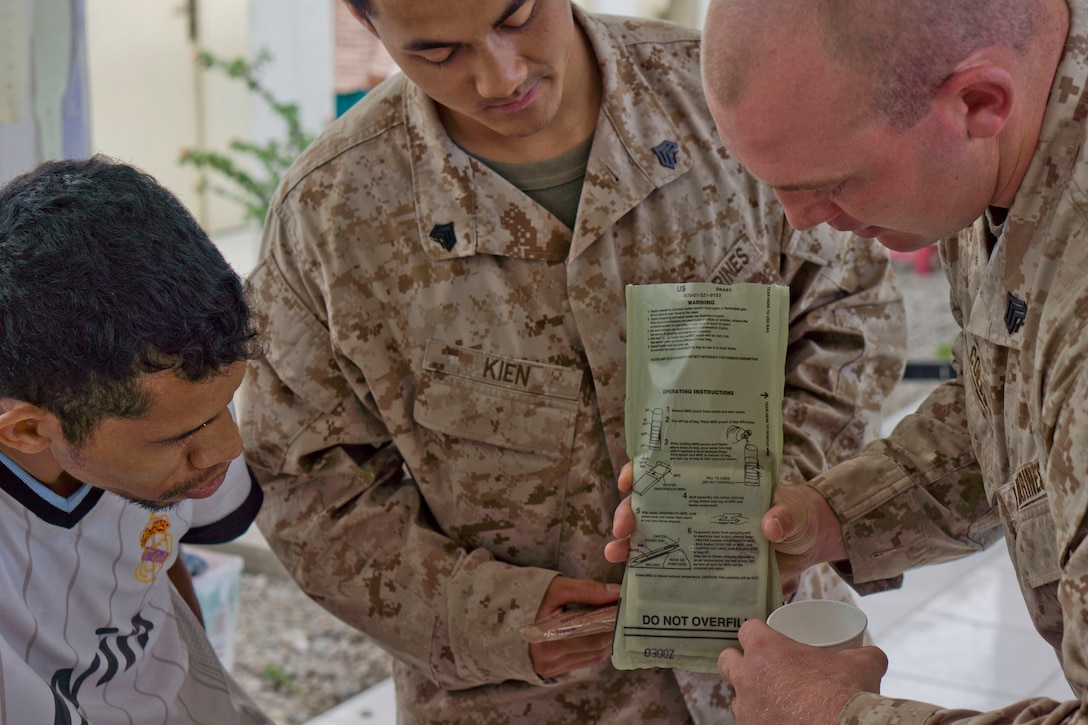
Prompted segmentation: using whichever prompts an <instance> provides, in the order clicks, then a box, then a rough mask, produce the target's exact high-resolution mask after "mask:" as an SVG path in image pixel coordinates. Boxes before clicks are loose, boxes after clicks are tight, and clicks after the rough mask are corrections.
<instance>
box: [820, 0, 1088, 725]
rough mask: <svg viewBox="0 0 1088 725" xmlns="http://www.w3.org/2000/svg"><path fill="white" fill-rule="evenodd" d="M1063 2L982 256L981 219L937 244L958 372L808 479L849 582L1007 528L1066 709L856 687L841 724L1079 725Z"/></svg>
mask: <svg viewBox="0 0 1088 725" xmlns="http://www.w3.org/2000/svg"><path fill="white" fill-rule="evenodd" d="M1070 7H1071V15H1072V18H1071V20H1072V25H1071V28H1070V35H1069V38H1068V40H1067V43H1066V50H1065V54H1064V56H1063V59H1062V61H1061V65H1060V67H1059V68H1058V73H1057V76H1056V79H1055V82H1054V85H1053V88H1052V90H1051V94H1050V100H1049V103H1048V106H1047V109H1046V116H1045V119H1044V122H1043V127H1042V135H1041V137H1040V139H1039V143H1038V146H1037V147H1036V152H1035V156H1034V159H1033V160H1032V163H1031V167H1030V168H1029V170H1028V172H1027V176H1026V177H1025V178H1024V181H1023V183H1022V185H1021V187H1020V190H1019V191H1018V192H1017V195H1016V199H1015V201H1014V203H1013V205H1012V208H1011V209H1010V210H1009V214H1008V218H1007V221H1006V223H1005V226H1004V231H1003V233H1002V234H1001V236H1000V238H999V241H997V244H996V247H994V249H993V253H992V254H990V253H989V252H988V248H989V245H990V244H991V243H993V241H994V237H993V236H992V234H991V233H990V230H989V224H988V223H987V221H986V220H985V219H983V220H980V221H979V222H978V223H976V224H975V226H974V227H973V228H971V229H968V230H965V231H964V232H962V233H961V234H960V236H959V239H958V240H951V241H949V242H946V243H945V244H944V246H943V248H942V260H943V262H944V266H945V269H946V272H947V274H948V277H949V280H950V282H951V287H952V294H951V300H952V309H953V313H954V315H955V317H956V319H957V321H958V322H959V323H960V325H961V327H962V328H963V332H962V334H961V335H960V337H959V338H958V340H957V342H956V345H955V353H956V359H957V361H958V365H959V372H960V375H959V377H958V378H957V379H956V380H954V381H950V382H948V383H945V384H944V385H942V386H941V387H940V388H938V389H937V390H936V391H935V392H934V393H933V395H931V396H930V397H929V398H928V400H927V401H926V402H925V403H924V404H923V406H922V408H921V409H920V411H919V413H918V414H917V415H914V416H912V417H908V418H907V419H905V420H904V421H903V422H902V423H901V424H900V426H899V427H898V428H897V429H896V430H895V431H894V433H893V435H892V436H891V437H890V438H889V439H888V440H887V441H882V442H879V443H875V444H873V445H872V446H870V447H869V448H868V449H867V450H866V452H865V453H864V454H863V455H862V456H861V457H859V458H858V459H857V460H855V461H851V462H850V463H848V464H846V465H843V466H840V467H839V468H837V469H835V471H833V472H832V473H830V474H828V475H827V476H825V477H821V478H820V479H817V481H816V482H815V485H816V486H817V488H818V489H819V490H820V491H821V492H822V493H823V494H824V495H825V496H826V497H828V500H829V502H830V503H831V505H832V507H833V508H834V509H835V511H836V512H837V513H838V515H839V516H840V518H842V519H843V520H844V522H845V523H844V534H845V539H846V545H847V550H848V551H849V554H850V566H851V569H852V571H853V574H854V576H855V580H856V581H859V582H865V581H875V580H880V579H882V578H888V577H894V576H896V575H897V574H899V573H900V572H902V571H904V570H905V569H907V568H909V567H914V566H918V565H921V564H927V563H934V562H937V561H941V560H944V559H949V558H953V557H956V556H961V555H964V554H966V553H969V552H971V551H975V550H977V549H980V548H982V547H983V546H985V545H986V544H987V543H989V542H990V541H993V540H995V539H996V538H998V537H1000V536H1001V534H1002V528H1003V530H1004V534H1005V539H1006V543H1007V544H1008V548H1009V553H1010V555H1011V557H1012V561H1013V564H1014V567H1015V569H1016V572H1017V577H1018V579H1019V582H1020V588H1021V589H1022V591H1023V594H1024V598H1025V601H1026V603H1027V606H1028V610H1029V611H1030V613H1031V617H1032V620H1033V621H1034V623H1035V626H1036V628H1037V629H1038V630H1039V632H1040V633H1041V634H1042V636H1043V637H1044V638H1045V639H1046V641H1047V642H1049V643H1050V644H1052V645H1053V646H1054V647H1055V648H1056V650H1057V651H1058V653H1059V656H1060V657H1061V659H1062V665H1063V668H1064V670H1065V675H1066V678H1067V679H1068V680H1069V682H1070V684H1071V685H1072V687H1073V691H1074V693H1075V694H1076V696H1077V697H1079V698H1080V699H1079V700H1070V701H1068V702H1062V703H1058V702H1054V701H1051V700H1048V699H1044V698H1036V699H1033V700H1025V701H1023V702H1019V703H1016V704H1013V705H1010V706H1008V707H1006V708H1004V709H1003V710H1000V711H998V712H996V713H989V714H984V715H979V714H977V713H971V712H967V711H963V710H944V709H941V708H937V707H934V706H933V705H927V704H922V703H918V702H909V701H896V700H891V699H889V698H882V697H879V696H877V695H868V694H866V695H859V696H857V697H855V698H854V699H853V700H851V701H850V703H848V705H847V707H846V708H845V709H844V711H843V713H842V714H841V715H840V722H842V723H850V724H851V725H870V724H872V725H877V724H878V723H879V724H880V725H888V724H889V723H891V724H893V725H907V724H908V723H909V724H911V725H914V724H917V723H926V725H947V724H949V723H957V724H961V725H967V724H972V725H974V724H981V723H998V722H1001V723H1005V722H1008V723H1012V722H1016V723H1017V725H1020V724H1021V723H1024V724H1026V723H1047V725H1057V724H1058V723H1088V699H1086V698H1085V694H1084V692H1085V687H1086V686H1088V543H1086V541H1085V536H1086V534H1088V522H1086V521H1085V515H1086V514H1088V225H1086V222H1085V213H1086V211H1088V192H1086V189H1088V158H1086V152H1085V148H1084V145H1085V137H1086V133H1085V131H1086V119H1088V4H1086V3H1085V2H1083V1H1082V0H1078V1H1077V2H1071V3H1070ZM862 482H864V483H865V485H859V484H860V483H862ZM940 514H944V515H943V516H942V515H940ZM893 664H894V663H893ZM998 664H999V665H1000V663H998Z"/></svg>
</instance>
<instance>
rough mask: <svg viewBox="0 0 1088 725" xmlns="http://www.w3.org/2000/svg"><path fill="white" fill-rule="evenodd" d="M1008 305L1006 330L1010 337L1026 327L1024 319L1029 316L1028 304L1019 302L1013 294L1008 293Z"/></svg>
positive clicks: (1006, 307)
mask: <svg viewBox="0 0 1088 725" xmlns="http://www.w3.org/2000/svg"><path fill="white" fill-rule="evenodd" d="M1005 295H1006V299H1007V300H1008V303H1007V304H1006V305H1005V329H1006V330H1008V331H1009V334H1010V335H1015V334H1016V333H1018V332H1020V328H1021V327H1023V326H1024V318H1026V317H1027V316H1028V303H1027V302H1024V301H1023V300H1018V299H1016V297H1014V296H1013V294H1012V292H1006V293H1005Z"/></svg>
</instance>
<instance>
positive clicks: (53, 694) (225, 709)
mask: <svg viewBox="0 0 1088 725" xmlns="http://www.w3.org/2000/svg"><path fill="white" fill-rule="evenodd" d="M0 463H2V464H3V465H0V723H2V724H3V725H37V724H38V723H89V724H90V725H102V724H106V723H109V724H110V725H113V724H127V725H152V724H155V723H191V724H193V725H196V724H198V723H199V724H202V725H227V724H233V723H246V724H248V723H268V722H269V720H268V719H267V718H266V717H265V716H264V715H263V714H261V712H260V710H259V709H258V708H257V707H256V706H255V705H254V704H253V703H252V701H250V700H249V698H248V697H246V696H245V695H244V694H243V693H242V692H241V690H240V689H239V688H238V687H237V685H236V684H235V683H234V681H233V679H232V678H230V676H229V675H227V674H226V673H225V672H224V671H223V669H222V667H221V666H220V664H219V662H218V660H217V659H216V657H215V654H214V652H213V651H212V648H211V645H210V643H209V642H208V640H207V637H206V636H205V635H204V632H203V629H202V628H201V627H200V625H199V623H198V622H197V621H196V618H195V617H194V616H193V614H192V612H191V611H189V608H188V606H186V605H185V603H184V602H183V600H182V599H181V598H180V596H178V594H177V592H176V590H175V589H174V587H173V586H172V585H171V584H170V581H169V578H168V577H167V575H166V572H167V569H168V568H169V567H170V566H171V565H172V564H173V563H174V561H175V559H176V558H177V556H178V545H179V544H180V543H182V542H185V543H202V544H210V543H220V542H223V541H229V540H230V539H232V538H235V537H236V536H238V535H239V534H241V533H242V532H244V531H245V529H246V527H247V526H249V523H250V522H251V521H252V520H253V518H254V517H255V516H256V514H257V510H258V508H259V507H260V503H261V494H260V489H259V488H258V487H257V486H256V484H253V483H252V482H251V480H250V478H249V475H248V472H247V471H246V468H245V464H244V463H242V462H241V461H240V460H238V461H235V462H234V463H233V464H232V465H231V471H230V473H229V474H228V476H227V481H226V482H224V484H223V485H222V486H221V487H220V489H219V491H217V492H216V493H215V495H214V496H212V497H210V498H207V499H203V500H187V501H184V502H182V503H180V504H178V505H177V506H174V507H172V508H170V509H168V510H165V511H149V510H147V509H145V508H143V507H141V506H138V505H136V504H132V503H129V502H128V501H126V500H125V499H123V498H121V497H119V496H116V495H114V494H111V493H107V492H104V491H102V490H101V489H96V488H91V487H89V486H83V487H82V488H81V489H80V490H79V491H77V492H76V493H75V494H73V495H72V496H70V497H69V498H67V499H62V498H60V497H59V496H57V495H55V494H53V493H52V492H51V491H49V490H48V489H46V488H44V487H43V486H42V485H41V484H40V483H38V482H37V481H35V480H34V479H32V478H31V477H30V476H29V475H27V474H26V472H25V471H23V470H22V469H21V468H19V467H18V466H17V465H15V464H14V463H12V462H11V461H10V459H7V458H6V457H4V456H2V455H0Z"/></svg>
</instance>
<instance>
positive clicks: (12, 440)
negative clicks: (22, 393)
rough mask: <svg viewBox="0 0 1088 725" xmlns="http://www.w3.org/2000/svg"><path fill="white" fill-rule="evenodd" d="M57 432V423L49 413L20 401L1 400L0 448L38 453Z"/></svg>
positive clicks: (11, 399)
mask: <svg viewBox="0 0 1088 725" xmlns="http://www.w3.org/2000/svg"><path fill="white" fill-rule="evenodd" d="M59 432H60V424H59V421H57V419H56V417H54V416H53V415H52V414H51V413H47V412H45V411H44V410H42V409H41V408H39V407H38V406H36V405H32V404H30V403H27V402H25V401H22V400H15V399H14V398H3V399H0V445H3V446H6V447H8V448H10V449H12V450H15V451H19V452H21V453H30V454H34V453H41V452H42V451H43V450H45V448H46V447H47V446H48V445H49V444H50V443H51V442H52V441H53V438H54V437H55V436H57V435H59Z"/></svg>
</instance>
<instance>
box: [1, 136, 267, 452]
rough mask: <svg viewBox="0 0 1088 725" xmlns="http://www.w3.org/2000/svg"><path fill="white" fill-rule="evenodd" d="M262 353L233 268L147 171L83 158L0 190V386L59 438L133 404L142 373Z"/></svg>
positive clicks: (139, 401) (195, 373) (139, 395)
mask: <svg viewBox="0 0 1088 725" xmlns="http://www.w3.org/2000/svg"><path fill="white" fill-rule="evenodd" d="M261 352H262V346H261V342H260V338H259V336H258V333H257V328H256V322H255V318H254V315H253V313H252V311H251V309H250V307H249V305H248V304H247V301H246V293H245V290H244V288H243V284H242V281H241V279H240V278H239V277H238V275H237V274H236V273H235V272H234V271H233V270H232V269H231V267H230V265H228V264H227V262H226V260H225V259H223V256H222V254H220V253H219V250H218V249H217V248H216V247H215V245H214V244H213V243H212V241H211V240H210V239H209V238H208V235H207V234H206V233H205V232H204V231H203V230H202V229H201V228H200V225H199V224H198V223H197V222H196V220H195V219H194V218H193V217H192V215H191V214H190V213H189V212H188V210H186V208H185V207H184V206H183V205H182V204H181V202H180V201H178V199H177V198H176V197H174V195H173V194H171V193H170V192H169V191H167V190H166V189H165V188H163V187H162V186H160V185H159V184H158V183H157V182H156V181H155V179H153V178H152V177H151V176H149V175H147V174H145V173H143V172H141V171H139V170H137V169H135V168H133V167H131V166H129V165H126V164H123V163H119V162H117V161H115V160H113V159H109V158H107V157H104V156H95V157H93V158H90V159H82V160H70V161H55V162H49V163H45V164H42V165H41V166H39V167H38V168H36V169H34V170H33V171H30V172H29V173H26V174H24V175H22V176H20V177H18V178H16V179H15V180H13V181H11V182H10V183H9V184H8V185H7V186H5V187H4V188H3V189H0V397H4V398H15V399H17V400H22V401H26V402H29V403H32V404H34V405H37V406H39V407H41V408H42V409H44V410H46V411H48V412H50V413H52V414H53V415H55V416H57V418H58V420H59V421H60V424H61V427H62V431H63V433H64V436H65V437H66V438H67V439H68V441H69V443H71V444H73V445H75V446H77V447H78V446H80V445H82V444H83V443H84V442H86V440H87V438H88V437H89V436H90V435H91V434H92V433H93V432H94V430H95V428H96V427H97V426H98V424H99V423H100V422H101V420H102V419H103V418H106V417H118V418H134V417H139V416H140V415H143V414H144V413H146V412H147V410H148V407H149V404H150V403H149V400H148V397H147V395H146V393H145V391H144V389H143V387H142V386H141V385H140V378H141V376H143V375H145V374H149V373H154V372H159V371H162V370H172V371H174V372H175V374H177V375H178V376H179V377H180V378H182V379H185V380H188V381H190V382H199V381H202V380H205V379H207V378H209V377H211V376H214V375H217V374H220V373H222V372H223V371H224V370H225V369H226V368H227V367H228V366H230V365H231V364H233V363H235V362H238V361H242V360H249V359H253V358H255V357H258V356H260V354H261Z"/></svg>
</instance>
